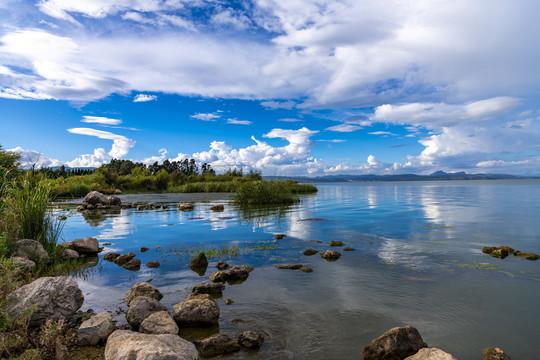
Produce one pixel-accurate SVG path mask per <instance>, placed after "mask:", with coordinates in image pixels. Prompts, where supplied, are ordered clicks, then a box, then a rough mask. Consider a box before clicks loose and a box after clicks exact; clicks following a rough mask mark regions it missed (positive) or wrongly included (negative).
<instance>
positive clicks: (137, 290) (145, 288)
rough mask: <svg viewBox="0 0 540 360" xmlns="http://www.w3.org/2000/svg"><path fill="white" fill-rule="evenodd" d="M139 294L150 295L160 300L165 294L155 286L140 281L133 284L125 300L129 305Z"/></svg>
mask: <svg viewBox="0 0 540 360" xmlns="http://www.w3.org/2000/svg"><path fill="white" fill-rule="evenodd" d="M139 296H148V297H151V298H152V299H156V300H158V301H159V300H161V299H162V298H163V294H161V292H160V291H159V290H158V289H157V288H156V287H155V286H153V285H150V284H148V283H145V282H140V283H137V284H135V285H133V286H132V287H131V289H129V290H128V292H127V293H126V295H125V296H124V300H125V301H126V303H127V304H128V306H130V304H131V301H132V300H133V299H135V298H136V297H139Z"/></svg>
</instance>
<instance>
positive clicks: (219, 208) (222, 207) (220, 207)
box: [210, 204, 225, 211]
mask: <svg viewBox="0 0 540 360" xmlns="http://www.w3.org/2000/svg"><path fill="white" fill-rule="evenodd" d="M210 210H212V211H223V210H225V207H224V206H223V205H222V204H217V205H212V206H210Z"/></svg>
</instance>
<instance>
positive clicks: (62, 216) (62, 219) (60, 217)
mask: <svg viewBox="0 0 540 360" xmlns="http://www.w3.org/2000/svg"><path fill="white" fill-rule="evenodd" d="M58 220H60V221H64V220H67V216H64V215H60V216H59V217H58Z"/></svg>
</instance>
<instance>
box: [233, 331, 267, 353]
mask: <svg viewBox="0 0 540 360" xmlns="http://www.w3.org/2000/svg"><path fill="white" fill-rule="evenodd" d="M263 342H264V337H263V336H262V335H260V334H257V333H256V332H254V331H244V332H243V333H241V334H240V336H239V337H238V343H239V344H240V345H242V346H243V347H245V348H248V349H258V348H260V347H261V345H262V343H263Z"/></svg>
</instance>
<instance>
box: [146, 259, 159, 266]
mask: <svg viewBox="0 0 540 360" xmlns="http://www.w3.org/2000/svg"><path fill="white" fill-rule="evenodd" d="M160 265H161V264H160V263H159V261H157V260H152V261H149V262H147V263H146V266H148V267H149V268H157V267H159V266H160Z"/></svg>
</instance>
